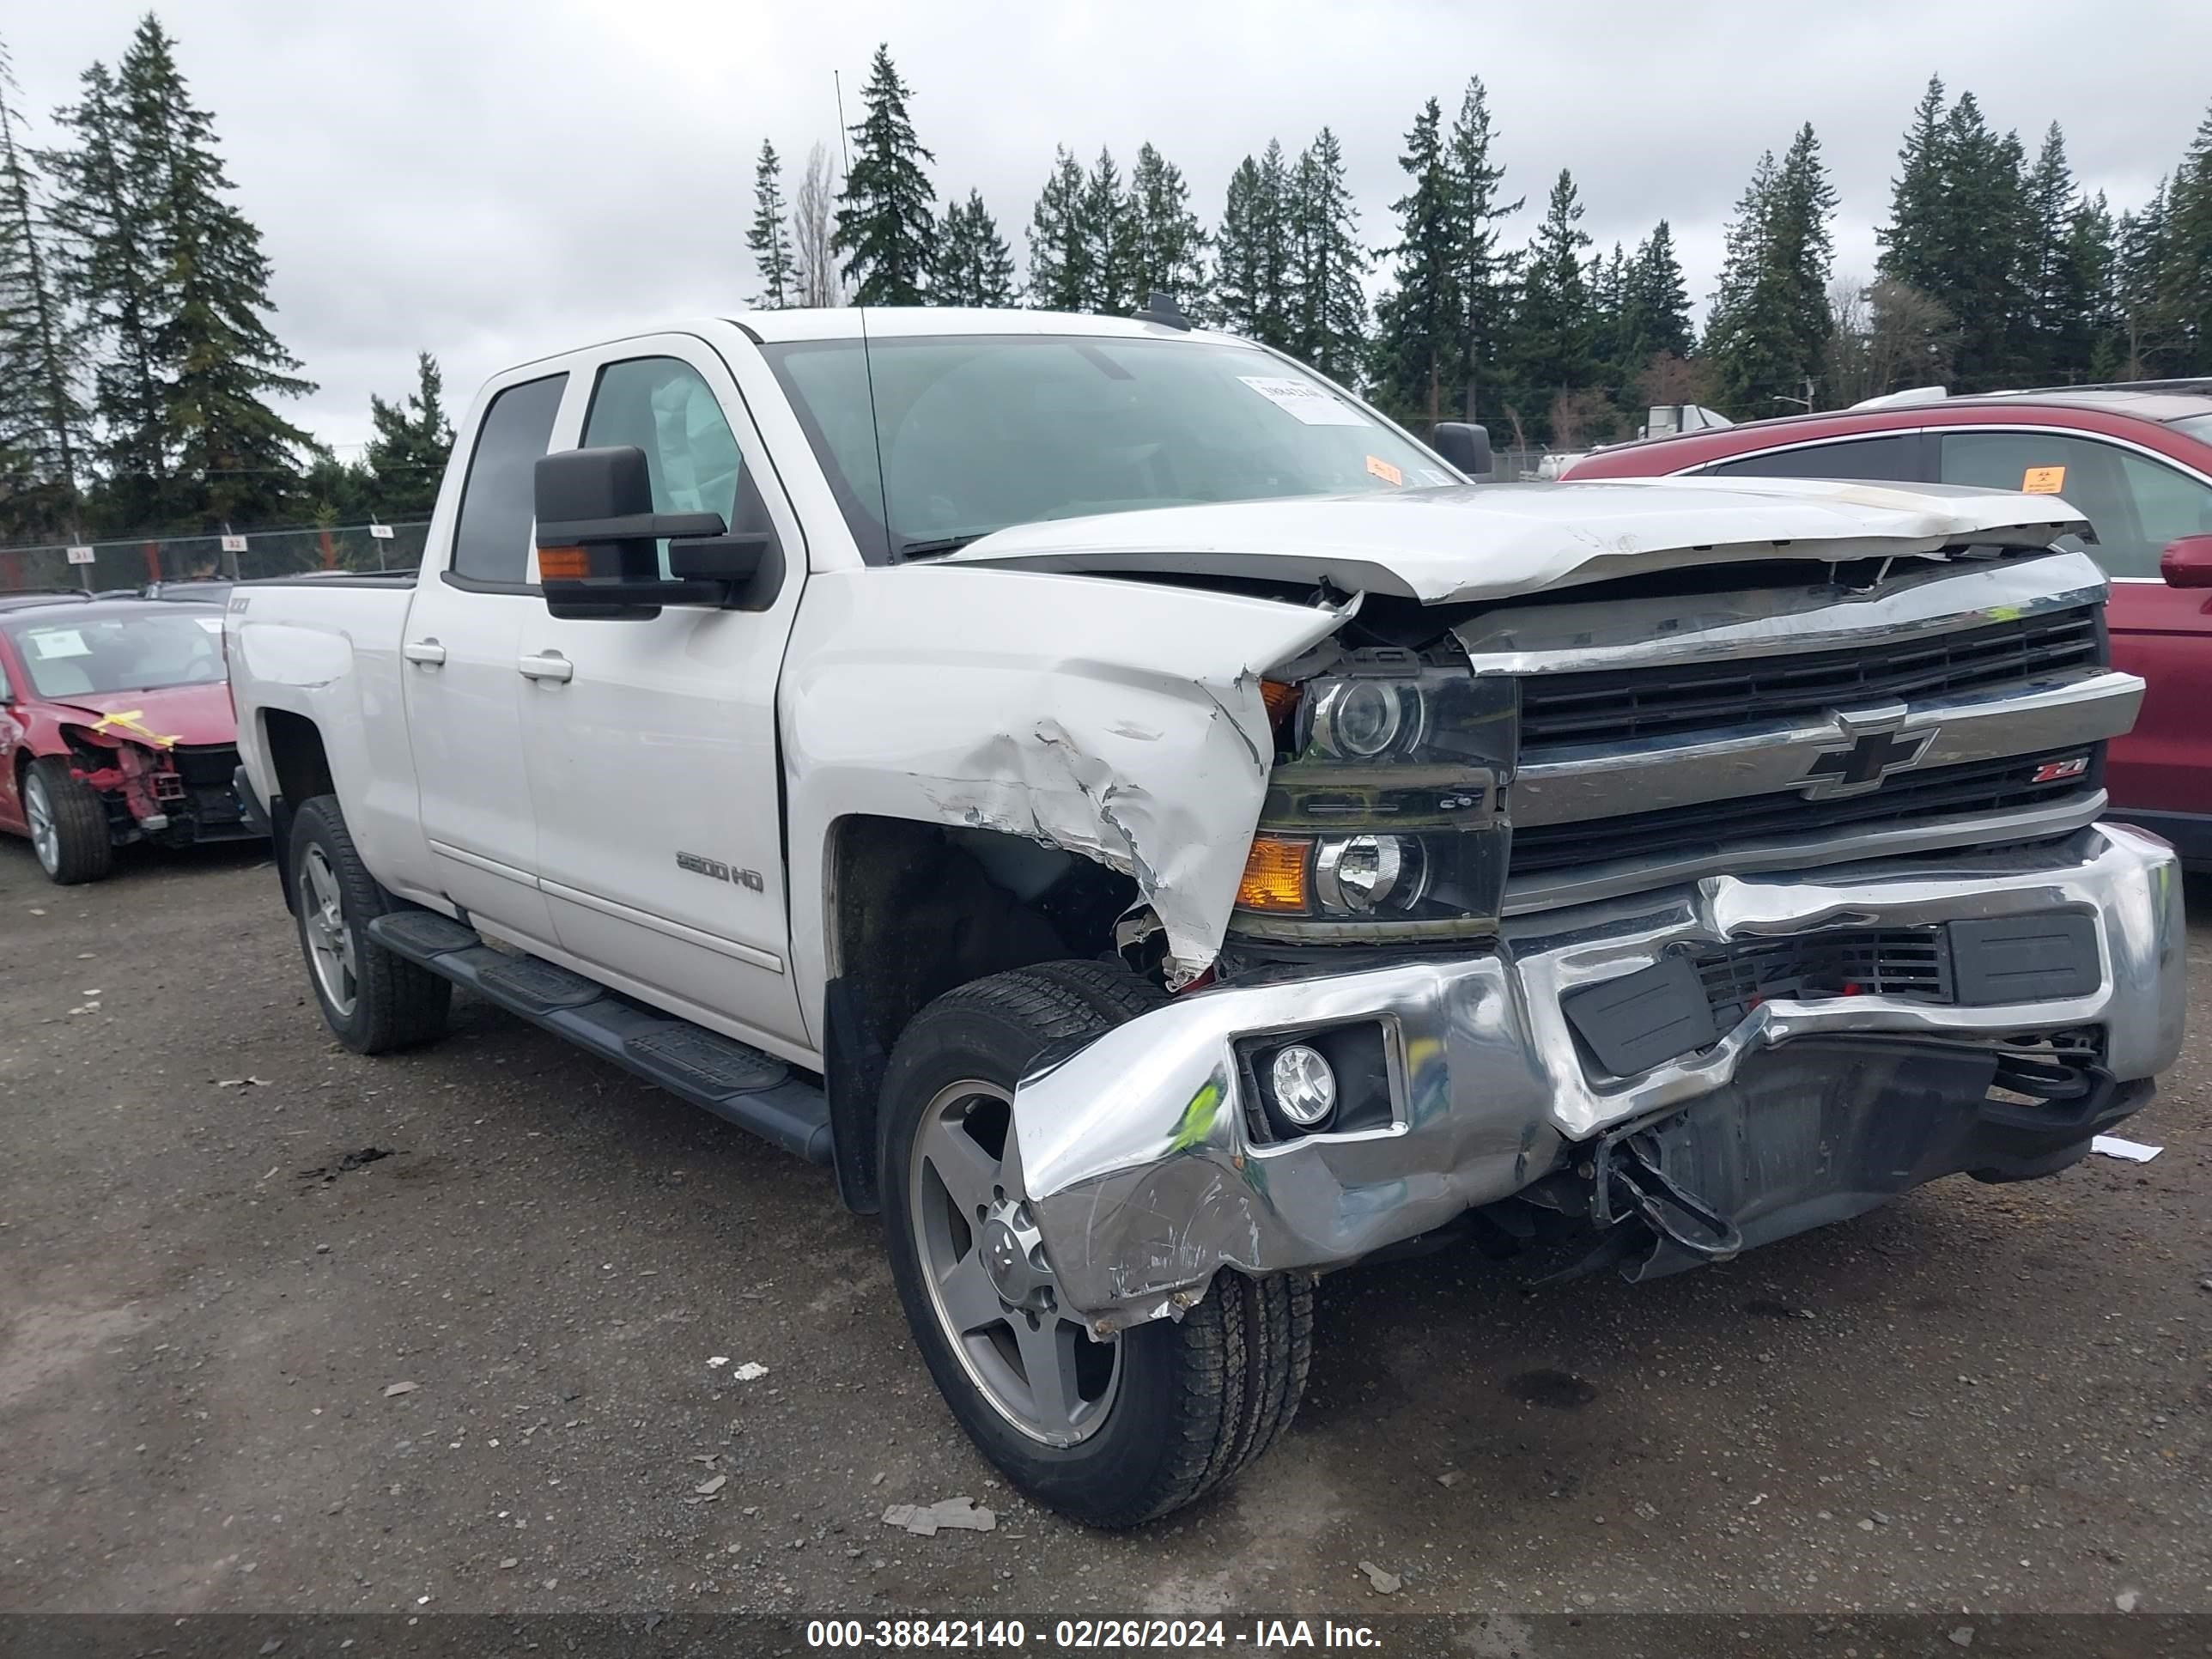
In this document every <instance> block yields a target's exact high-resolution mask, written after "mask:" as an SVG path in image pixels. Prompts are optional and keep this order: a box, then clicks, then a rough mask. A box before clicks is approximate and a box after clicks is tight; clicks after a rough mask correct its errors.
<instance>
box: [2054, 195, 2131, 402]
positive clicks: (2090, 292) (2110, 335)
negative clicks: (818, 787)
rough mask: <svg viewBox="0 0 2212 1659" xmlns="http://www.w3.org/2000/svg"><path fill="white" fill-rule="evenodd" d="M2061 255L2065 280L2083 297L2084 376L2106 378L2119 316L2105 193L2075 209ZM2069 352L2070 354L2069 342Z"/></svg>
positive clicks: (2115, 353)
mask: <svg viewBox="0 0 2212 1659" xmlns="http://www.w3.org/2000/svg"><path fill="white" fill-rule="evenodd" d="M2059 257H2060V258H2061V259H2062V260H2063V261H2064V264H2065V268H2066V275H2065V276H2064V277H2063V283H2064V284H2065V285H2066V286H2067V287H2068V288H2069V289H2070V290H2071V291H2073V292H2074V293H2076V294H2081V295H2086V296H2087V300H2086V318H2087V320H2086V328H2085V331H2086V333H2087V340H2088V355H2087V357H2086V358H2084V359H2083V363H2084V367H2083V369H2082V375H2083V378H2086V379H2087V380H2093V381H2094V380H2111V379H2112V378H2113V376H2114V375H2116V374H2118V372H2119V368H2118V364H2119V333H2120V318H2119V307H2118V303H2117V295H2115V294H2114V292H2113V288H2114V282H2113V278H2114V274H2115V271H2116V270H2117V268H2118V246H2117V243H2116V238H2115V234H2114V228H2113V224H2112V207H2111V204H2108V203H2107V202H2106V200H2105V192H2104V191H2101V190H2100V191H2098V192H2097V193H2096V194H2095V195H2094V196H2092V197H2089V198H2088V199H2087V200H2086V201H2084V202H2083V203H2082V204H2081V205H2080V206H2079V207H2077V208H2075V210H2074V218H2073V221H2072V222H2071V223H2069V225H2068V226H2067V228H2066V246H2065V247H2064V248H2063V250H2062V251H2061V252H2060V256H2059ZM2068 338H2069V340H2070V337H2068ZM2068 350H2069V356H2070V354H2071V351H2072V347H2071V345H2070V343H2069V347H2068Z"/></svg>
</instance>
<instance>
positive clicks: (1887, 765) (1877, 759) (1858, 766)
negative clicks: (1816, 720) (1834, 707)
mask: <svg viewBox="0 0 2212 1659" xmlns="http://www.w3.org/2000/svg"><path fill="white" fill-rule="evenodd" d="M1846 729H1847V731H1848V728H1846ZM1935 741H1936V728H1935V727H1933V726H1930V727H1928V728H1927V729H1925V730H1923V731H1919V732H1908V733H1905V734H1903V735H1899V733H1897V732H1865V733H1863V735H1861V736H1860V737H1859V738H1857V739H1856V740H1855V741H1854V742H1852V743H1851V744H1850V745H1849V746H1848V747H1847V748H1843V749H1831V750H1825V751H1823V752H1822V754H1821V755H1820V757H1819V758H1818V759H1816V760H1815V761H1814V763H1813V764H1812V765H1811V767H1810V768H1808V769H1807V771H1806V773H1805V782H1804V784H1803V786H1802V787H1803V793H1804V795H1805V797H1806V799H1808V800H1832V799H1835V798H1836V797H1838V796H1839V795H1863V794H1865V793H1867V792H1868V791H1869V790H1872V789H1879V788H1881V786H1882V782H1883V781H1884V780H1885V779H1887V777H1888V776H1889V775H1890V774H1892V773H1893V772H1902V771H1904V770H1905V769H1906V768H1907V767H1910V766H1914V765H1917V764H1918V763H1919V760H1920V757H1921V756H1923V754H1925V753H1927V752H1928V745H1929V744H1931V743H1933V742H1935Z"/></svg>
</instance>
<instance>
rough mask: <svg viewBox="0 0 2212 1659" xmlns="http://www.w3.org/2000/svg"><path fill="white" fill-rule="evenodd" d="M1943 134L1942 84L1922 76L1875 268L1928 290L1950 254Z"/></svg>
mask: <svg viewBox="0 0 2212 1659" xmlns="http://www.w3.org/2000/svg"><path fill="white" fill-rule="evenodd" d="M1897 162H1898V167H1897V177H1896V178H1895V179H1893V181H1892V182H1891V185H1890V198H1889V222H1888V223H1887V225H1883V226H1881V227H1878V228H1876V229H1875V240H1876V241H1878V242H1879V243H1880V244H1881V247H1882V254H1881V261H1880V264H1879V265H1878V267H1877V268H1878V269H1879V270H1880V271H1881V274H1882V275H1883V276H1887V277H1889V278H1890V279H1892V280H1893V281H1895V282H1899V283H1905V284H1906V285H1907V286H1909V287H1911V288H1914V289H1918V290H1920V291H1921V292H1922V293H1923V294H1932V293H1934V292H1936V289H1938V288H1939V287H1940V286H1941V285H1942V284H1943V283H1944V282H1945V280H1946V271H1947V270H1948V265H1949V263H1950V258H1951V237H1952V220H1951V215H1950V211H1949V207H1948V198H1949V190H1950V185H1949V182H1948V178H1947V176H1946V175H1947V169H1948V165H1949V162H1948V147H1947V144H1946V141H1945V137H1944V108H1943V82H1942V79H1941V78H1940V77H1939V76H1932V75H1931V76H1929V77H1928V90H1927V91H1926V92H1924V93H1923V94H1921V98H1920V101H1919V103H1918V104H1917V105H1916V106H1914V107H1913V112H1912V125H1911V126H1910V127H1908V128H1907V129H1906V130H1905V144H1904V147H1903V148H1902V149H1899V152H1898V157H1897Z"/></svg>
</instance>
